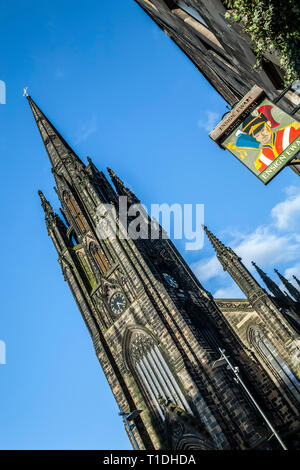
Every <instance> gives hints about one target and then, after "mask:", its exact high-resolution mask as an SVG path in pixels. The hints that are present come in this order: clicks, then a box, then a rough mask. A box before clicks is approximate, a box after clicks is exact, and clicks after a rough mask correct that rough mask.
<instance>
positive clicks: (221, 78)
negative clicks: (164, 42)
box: [135, 0, 300, 175]
mask: <svg viewBox="0 0 300 470" xmlns="http://www.w3.org/2000/svg"><path fill="white" fill-rule="evenodd" d="M135 1H136V3H138V4H139V5H140V7H142V8H143V10H144V11H145V12H146V13H147V14H148V15H149V16H150V18H152V20H153V21H155V23H157V25H158V26H159V27H160V28H161V29H162V30H163V31H164V32H165V33H166V34H167V35H168V36H169V37H170V38H171V39H172V40H173V41H174V42H175V43H176V44H177V45H178V47H179V48H180V49H181V50H182V51H183V52H184V53H185V54H186V55H187V57H188V58H189V59H190V60H191V61H192V62H193V63H194V64H195V66H196V67H197V69H198V70H199V71H200V72H201V74H202V75H203V76H204V77H205V78H206V79H207V80H208V81H209V82H210V84H211V85H212V86H213V87H214V88H215V89H216V90H217V91H218V93H220V95H221V96H222V97H223V98H224V99H225V100H226V101H227V102H228V103H229V104H230V105H231V106H234V104H235V103H237V102H238V101H239V100H240V99H241V98H242V97H243V96H244V95H245V94H246V93H247V92H248V91H249V90H250V89H251V88H252V86H253V85H255V84H256V85H259V86H260V87H261V88H263V89H264V90H265V91H266V93H267V95H268V96H269V97H270V98H271V99H274V98H276V97H277V96H278V95H279V93H280V92H281V91H282V90H283V89H284V83H283V77H284V71H283V70H282V69H281V68H280V62H279V59H278V57H277V56H276V55H275V54H269V53H267V52H266V53H265V57H264V60H263V64H262V67H260V68H259V69H254V68H253V67H254V65H255V62H256V58H255V55H254V52H253V48H254V45H252V44H251V40H250V38H249V37H248V36H247V35H246V34H245V33H243V32H242V29H241V27H240V26H239V25H238V24H231V25H230V27H229V23H228V21H227V20H226V19H225V16H224V15H225V13H226V8H225V7H224V6H223V3H222V2H221V1H220V0H210V1H201V0H135ZM299 102H300V100H299V97H298V96H296V95H295V93H294V92H292V91H291V90H290V91H288V93H287V94H286V95H285V97H284V98H282V99H281V100H280V106H281V107H282V108H283V109H284V110H285V111H286V112H290V111H292V110H294V109H295V106H296V105H297V104H299ZM295 118H297V119H298V120H299V119H300V111H298V112H297V113H296V114H295ZM291 168H292V169H293V170H294V171H295V172H296V173H297V174H298V175H300V160H299V159H294V160H293V165H292V166H291Z"/></svg>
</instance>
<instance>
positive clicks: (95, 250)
mask: <svg viewBox="0 0 300 470" xmlns="http://www.w3.org/2000/svg"><path fill="white" fill-rule="evenodd" d="M90 252H91V254H92V256H93V258H94V261H95V262H96V264H97V266H98V267H99V268H100V271H101V272H102V274H105V273H106V272H107V271H108V269H109V265H108V262H107V258H106V256H105V254H104V252H103V251H102V249H101V248H100V246H99V245H96V243H92V244H91V245H90Z"/></svg>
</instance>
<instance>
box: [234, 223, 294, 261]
mask: <svg viewBox="0 0 300 470" xmlns="http://www.w3.org/2000/svg"><path fill="white" fill-rule="evenodd" d="M232 248H233V250H234V251H235V252H236V253H237V254H238V255H239V256H240V257H241V258H242V259H243V263H244V264H245V265H246V266H247V267H248V268H250V269H252V268H251V261H255V262H256V263H258V264H262V265H264V266H269V265H272V266H274V264H276V263H281V262H284V261H292V260H294V259H296V258H297V256H299V251H300V241H299V240H298V239H297V237H296V236H294V235H293V234H285V235H283V234H277V233H276V232H275V231H274V229H273V227H272V226H260V227H258V228H257V229H255V230H254V231H253V232H252V233H249V234H245V235H243V236H242V239H241V240H240V242H239V243H238V244H236V245H234V246H233V247H232Z"/></svg>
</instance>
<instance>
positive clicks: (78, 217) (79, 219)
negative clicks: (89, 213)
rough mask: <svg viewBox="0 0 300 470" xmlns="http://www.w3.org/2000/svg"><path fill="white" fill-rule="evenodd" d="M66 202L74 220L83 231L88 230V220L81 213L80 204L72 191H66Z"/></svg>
mask: <svg viewBox="0 0 300 470" xmlns="http://www.w3.org/2000/svg"><path fill="white" fill-rule="evenodd" d="M64 199H65V202H66V204H67V207H68V209H69V211H70V214H71V216H72V217H73V219H74V222H75V223H76V225H77V227H78V228H79V230H80V232H81V233H85V232H87V230H88V227H87V224H86V221H85V219H84V217H83V216H82V214H81V211H80V208H79V205H78V204H77V202H76V201H75V199H74V197H73V196H71V194H70V193H65V195H64Z"/></svg>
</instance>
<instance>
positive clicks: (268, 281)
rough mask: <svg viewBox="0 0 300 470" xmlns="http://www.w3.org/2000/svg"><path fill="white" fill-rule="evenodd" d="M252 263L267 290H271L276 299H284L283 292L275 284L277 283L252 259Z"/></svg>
mask: <svg viewBox="0 0 300 470" xmlns="http://www.w3.org/2000/svg"><path fill="white" fill-rule="evenodd" d="M252 264H253V266H254V267H255V269H256V271H257V272H258V274H259V276H260V277H261V279H262V280H263V281H264V283H265V285H266V286H267V288H268V289H269V291H270V292H272V294H273V295H274V296H275V297H277V298H278V299H282V300H286V296H285V294H284V293H283V292H282V291H281V289H280V288H279V287H278V286H277V284H276V283H275V282H274V281H273V280H272V279H271V278H270V277H269V276H268V275H267V274H266V273H265V272H264V271H263V270H262V269H261V268H260V267H259V266H257V264H256V263H255V262H254V261H252Z"/></svg>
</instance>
